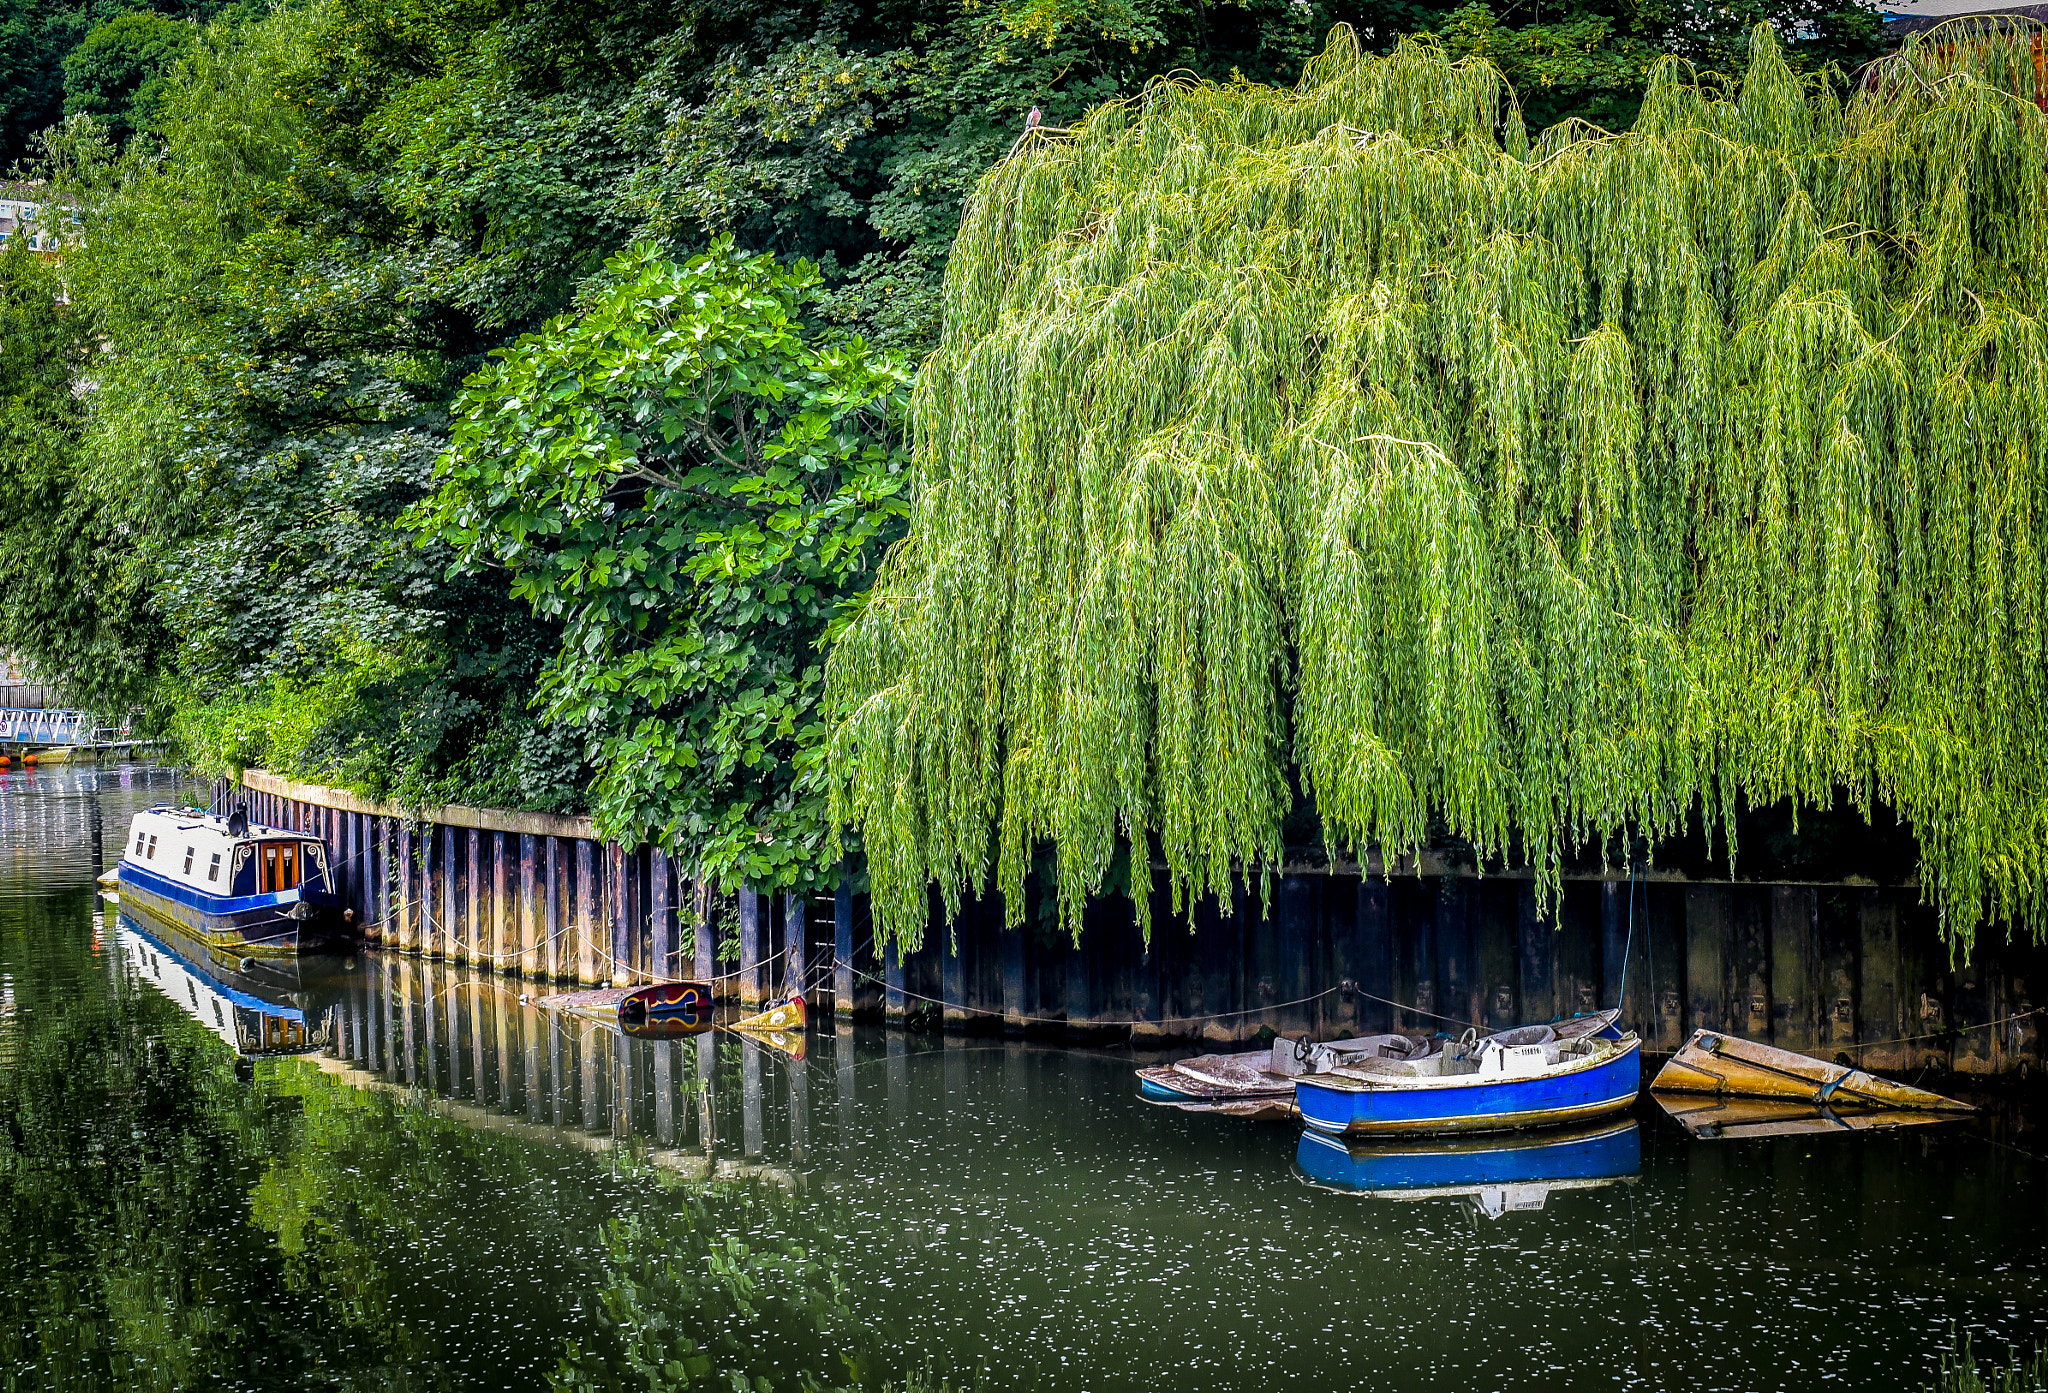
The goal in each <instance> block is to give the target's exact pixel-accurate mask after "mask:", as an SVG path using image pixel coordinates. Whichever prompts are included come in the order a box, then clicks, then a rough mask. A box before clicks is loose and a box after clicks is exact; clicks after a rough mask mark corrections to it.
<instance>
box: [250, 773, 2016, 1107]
mask: <svg viewBox="0 0 2048 1393" xmlns="http://www.w3.org/2000/svg"><path fill="white" fill-rule="evenodd" d="M218 795H219V800H220V801H221V802H222V803H223V804H224V802H225V800H226V799H227V798H228V797H230V796H232V797H236V798H240V799H243V800H245V801H246V802H247V803H248V804H249V808H250V813H251V815H252V817H254V818H255V819H256V820H257V821H259V822H263V823H266V824H269V825H272V826H278V827H289V828H293V829H295V830H301V831H305V832H308V833H311V834H313V835H316V836H319V837H321V838H323V839H324V840H325V841H326V842H327V844H328V845H329V847H330V848H331V849H332V853H333V860H334V868H335V872H336V880H337V882H338V884H337V890H338V892H339V893H340V895H341V897H342V900H343V903H344V904H345V905H346V906H348V907H350V908H353V909H354V910H355V911H356V914H357V918H358V920H359V922H361V923H362V924H363V925H365V926H366V927H370V928H372V929H373V930H374V931H375V932H376V933H377V934H378V935H379V936H380V943H381V946H382V947H384V948H385V949H387V950H393V951H396V952H398V953H401V954H416V955H419V956H422V957H426V958H433V959H440V960H442V961H446V962H451V963H458V964H464V965H469V966H473V967H475V968H477V969H478V970H483V971H491V972H497V973H504V974H516V975H519V976H521V977H525V978H528V979H533V980H536V981H554V982H575V983H583V984H598V983H604V982H619V983H622V984H623V983H630V982H643V981H649V980H654V979H657V978H697V979H710V980H713V981H714V982H715V984H716V988H717V992H718V994H719V996H720V997H721V998H724V999H728V1000H732V1001H734V1002H737V1003H739V1004H741V1005H747V1006H751V1005H755V1004H757V1003H759V1002H761V1001H764V1000H771V999H773V998H774V997H776V996H777V995H779V994H781V993H782V992H784V991H785V990H787V989H789V988H790V987H792V986H794V985H798V984H801V985H802V986H803V987H804V988H805V990H806V991H807V992H808V993H810V995H811V996H812V999H813V1000H814V1002H816V1003H817V1004H818V1005H820V1006H823V1005H824V1003H825V1002H826V1001H827V1000H829V1001H830V1003H831V1006H832V1009H833V1010H834V1011H835V1012H837V1013H838V1014H840V1015H841V1016H842V1017H846V1016H858V1017H863V1018H875V1019H882V1020H886V1021H888V1022H890V1023H892V1024H900V1025H923V1026H936V1027H943V1028H945V1029H948V1030H960V1031H985V1032H990V1033H998V1032H1000V1033H1006V1034H1012V1035H1035V1036H1046V1037H1053V1038H1063V1039H1072V1040H1077V1041H1121V1040H1126V1039H1128V1040H1129V1041H1131V1042H1132V1043H1133V1044H1136V1045H1139V1046H1148V1045H1167V1044H1186V1043H1200V1044H1210V1045H1218V1046H1227V1045H1232V1044H1240V1043H1245V1042H1251V1041H1255V1040H1257V1039H1258V1038H1260V1036H1261V1034H1262V1032H1265V1031H1277V1032H1282V1033H1295V1032H1301V1031H1309V1032H1313V1033H1314V1034H1315V1035H1316V1036H1318V1037H1319V1038H1334V1037H1337V1036H1343V1035H1355V1034H1364V1033H1370V1032H1373V1031H1379V1030H1389V1029H1392V1030H1406V1031H1436V1030H1447V1031H1451V1032H1453V1033H1455V1032H1457V1031H1460V1030H1463V1029H1464V1028H1465V1027H1466V1026H1467V1025H1468V1024H1469V1025H1476V1026H1478V1027H1480V1028H1482V1029H1492V1028H1496V1027H1501V1026H1506V1025H1512V1024H1517V1023H1520V1022H1523V1021H1532V1020H1548V1019H1551V1018H1553V1017H1555V1016H1558V1015H1568V1014H1571V1013H1573V1012H1578V1011H1590V1010H1594V1009H1597V1008H1600V1007H1605V1006H1610V1005H1615V1004H1619V1005H1620V1006H1621V1007H1622V1008H1623V1019H1624V1023H1625V1024H1627V1025H1629V1026H1631V1027H1632V1028H1634V1029H1636V1030H1637V1031H1639V1032H1640V1033H1641V1034H1642V1036H1643V1039H1644V1042H1645V1045H1646V1047H1647V1048H1648V1050H1649V1051H1650V1052H1652V1053H1661V1052H1668V1051H1670V1050H1673V1049H1675V1048H1676V1047H1677V1046H1678V1044H1679V1043H1680V1042H1681V1041H1682V1040H1683V1039H1684V1038H1685V1036H1686V1035H1687V1034H1688V1033H1689V1032H1691V1031H1692V1030H1694V1029H1697V1028H1701V1027H1707V1028H1712V1029H1717V1030H1723V1031H1727V1032H1729V1033H1731V1034H1735V1035H1740V1036H1742V1037H1745V1038H1748V1039H1752V1040H1763V1041H1768V1042H1769V1043H1772V1044H1775V1045H1780V1046H1783V1047H1785V1048H1787V1049H1793V1050H1798V1051H1801V1052H1802V1053H1809V1054H1815V1055H1820V1056H1822V1057H1826V1058H1831V1059H1833V1058H1839V1059H1842V1060H1845V1061H1848V1062H1853V1063H1857V1064H1861V1065H1863V1066H1866V1067H1870V1068H1874V1069H1883V1070H1891V1071H1901V1070H1918V1069H1923V1068H1931V1069H1936V1070H1943V1071H1946V1070H1951V1069H1953V1070H1955V1071H1957V1072H1961V1073H1966V1074H1983V1075H1990V1074H2018V1073H2029V1072H2032V1071H2034V1070H2036V1069H2038V1068H2040V1066H2041V1065H2042V1063H2043V1062H2044V1059H2043V1050H2044V1030H2043V1027H2044V1025H2048V1016H2043V1015H2033V1014H2030V1013H2032V1012H2033V1011H2034V1009H2035V1007H2036V1005H2037V1004H2039V1003H2041V1002H2042V1001H2043V999H2044V998H2043V993H2044V990H2048V949H2044V948H2041V947H2037V946H2034V945H2032V944H2027V943H2006V942H2003V941H1997V940H1996V939H1995V938H1993V937H1992V936H1989V935H1987V937H1986V940H1985V941H1983V942H1980V944H1979V946H1978V949H1977V952H1976V954H1975V956H1974V958H1973V960H1972V961H1971V962H1970V963H1969V964H1968V965H1954V966H1952V964H1951V961H1950V956H1949V953H1948V950H1947V949H1946V947H1945V946H1944V945H1943V944H1942V942H1941V939H1940V936H1939V934H1938V933H1937V931H1936V925H1935V921H1934V915H1933V911H1932V910H1931V909H1929V908H1928V907H1927V906H1925V905H1923V904H1921V903H1920V901H1919V897H1918V894H1917V892H1916V891H1914V890H1913V889H1911V888H1910V887H1905V888H1901V887H1886V886H1870V885H1856V884H1768V883H1744V882H1729V881H1698V880H1685V879H1683V878H1681V877H1677V876H1673V875H1661V876H1658V877H1656V878H1646V879H1643V880H1638V881H1635V882H1630V881H1628V880H1625V879H1611V878H1609V879H1568V880H1566V882H1565V884H1564V891H1563V898H1562V902H1561V904H1560V905H1559V906H1558V909H1557V913H1556V915H1555V916H1554V918H1552V919H1549V920H1546V919H1544V918H1543V917H1541V916H1540V915H1539V913H1538V905H1537V897H1536V892H1535V887H1534V884H1533V882H1532V881H1530V880H1528V879H1526V878H1513V877H1506V876H1488V877H1483V878H1482V877H1478V876H1473V875H1469V874H1441V875H1424V876H1415V875H1394V876H1388V877H1382V876H1377V875H1360V874H1356V873H1349V874H1347V873H1343V872H1331V871H1327V870H1301V871H1298V872H1289V873H1286V874H1281V875H1277V876H1273V877H1271V878H1270V883H1269V886H1268V889H1267V894H1266V896H1265V899H1264V902H1262V901H1261V898H1260V897H1259V896H1257V895H1253V894H1250V893H1246V892H1240V893H1239V894H1238V895H1237V896H1236V898H1235V900H1234V902H1233V903H1230V904H1227V905H1225V904H1219V903H1217V902H1216V901H1215V900H1213V899H1212V900H1205V901H1202V902H1200V903H1198V904H1196V905H1195V906H1193V907H1192V909H1191V912H1189V913H1186V914H1183V915H1180V916H1175V915H1174V914H1173V912H1172V904H1171V900H1170V897H1169V895H1168V894H1167V892H1166V889H1165V886H1164V884H1163V883H1158V884H1155V885H1154V887H1153V889H1152V896H1153V903H1152V906H1151V908H1152V917H1153V923H1154V926H1155V927H1154V932H1153V939H1152V943H1151V944H1150V946H1149V948H1148V947H1147V945H1146V944H1145V943H1144V942H1143V941H1142V940H1141V938H1140V936H1139V933H1138V930H1137V928H1136V921H1135V916H1134V915H1133V913H1132V907H1131V904H1130V902H1129V901H1128V900H1127V899H1125V898H1123V897H1121V896H1110V897H1105V898H1103V899H1101V900H1099V901H1097V902H1096V903H1095V904H1093V905H1091V906H1090V907H1089V909H1088V911H1087V917H1086V921H1085V923H1084V926H1083V930H1082V934H1081V938H1080V942H1079V943H1074V942H1072V941H1070V940H1069V938H1068V937H1067V936H1066V935H1065V934H1064V933H1062V932H1060V931H1059V929H1058V927H1057V926H1056V925H1055V924H1053V923H1051V922H1049V921H1048V920H1047V918H1046V917H1045V916H1044V915H1042V914H1041V913H1040V912H1039V911H1040V910H1041V908H1042V906H1040V905H1038V904H1036V903H1034V904H1033V905H1031V906H1030V912H1029V913H1027V914H1026V916H1025V920H1026V922H1025V926H1024V927H1023V928H1021V929H1005V928H1004V927H1003V917H1004V916H1003V909H1002V905H1001V903H1000V901H999V900H996V899H994V898H993V897H991V898H989V899H985V900H981V901H975V902H970V903H968V904H967V905H966V906H964V907H963V909H962V912H961V913H960V914H959V915H958V916H957V917H956V918H955V919H954V920H953V921H952V922H951V923H950V924H948V923H946V922H944V921H943V918H942V916H941V913H940V910H939V907H938V905H937V902H936V896H934V904H933V916H932V921H931V928H930V931H929V932H928V933H927V935H926V941H925V944H924V946H923V947H922V948H920V949H919V950H918V951H917V952H914V953H910V954H899V953H898V952H897V950H896V949H895V948H894V947H893V946H892V947H890V948H889V949H888V950H887V951H885V952H881V953H877V952H876V950H875V948H874V944H873V934H872V929H871V925H870V923H869V920H868V917H867V912H866V899H865V896H862V895H857V894H855V893H853V892H852V890H851V889H850V888H847V887H843V886H842V887H841V888H840V889H839V891H838V892H837V893H836V894H827V895H819V896H797V895H767V894H760V893H755V892H752V891H742V892H741V893H740V894H738V895H736V896H728V897H717V896H710V897H707V898H705V899H700V897H699V894H698V891H697V887H695V886H694V885H692V884H691V883H690V882H689V881H688V880H687V879H686V878H684V877H683V876H681V875H680V874H679V873H678V871H677V869H676V867H675V865H674V864H673V862H672V861H671V860H670V859H669V858H668V857H667V856H665V855H663V854H662V853H661V852H659V851H653V850H649V849H645V848H642V849H638V850H633V849H628V848H624V847H621V846H619V845H618V844H616V843H609V844H608V843H603V842H599V841H598V840H596V838H595V836H594V833H593V832H592V830H591V828H590V826H589V824H588V823H587V822H586V821H583V820H581V819H571V818H552V817H545V816H541V815H536V814H523V813H501V812H493V811H490V810H481V809H464V808H448V809H429V810H426V812H427V814H428V815H429V816H428V817H427V819H426V820H423V821H421V822H418V823H415V822H411V821H409V820H408V819H407V818H405V817H404V816H402V815H400V814H399V813H397V812H396V811H395V810H390V809H382V808H378V807H376V806H375V805H371V804H367V803H365V802H363V801H362V800H359V799H356V798H354V797H353V796H352V795H349V794H345V793H339V792H336V791H333V790H327V789H317V788H313V787H310V786H307V785H297V784H289V783H287V782H286V781H284V780H281V779H276V778H274V777H272V776H269V775H264V774H261V773H259V772H256V771H251V772H250V773H249V774H248V775H247V781H246V785H245V787H244V788H242V789H239V790H230V789H228V788H227V787H225V786H223V787H222V788H221V789H220V790H219V791H218ZM700 905H701V906H702V908H703V909H704V911H705V912H704V913H701V914H700V913H699V912H698V910H699V907H700ZM721 945H724V946H725V948H726V950H727V953H728V955H729V956H727V957H726V958H724V959H721V958H720V956H719V950H720V947H721ZM735 949H736V956H733V955H732V954H733V950H735Z"/></svg>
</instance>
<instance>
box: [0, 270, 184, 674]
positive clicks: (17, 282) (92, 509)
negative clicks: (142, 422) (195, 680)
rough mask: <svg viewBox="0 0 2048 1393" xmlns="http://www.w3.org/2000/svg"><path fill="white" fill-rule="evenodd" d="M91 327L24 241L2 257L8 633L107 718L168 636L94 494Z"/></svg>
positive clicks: (0, 531) (0, 423)
mask: <svg viewBox="0 0 2048 1393" xmlns="http://www.w3.org/2000/svg"><path fill="white" fill-rule="evenodd" d="M91 331H92V321H91V319H90V317H89V316H88V315H87V314H86V313H85V312H84V311H82V310H81V309H80V308H78V307H77V306H76V305H72V304H66V303H64V282H63V280H62V278H61V277H60V275H59V272H58V270H57V268H56V267H55V265H54V264H52V263H50V262H48V261H45V260H43V259H42V258H40V257H38V256H37V255H35V254H34V253H33V252H31V251H30V250H29V249H28V244H27V243H26V242H25V241H23V240H22V239H21V238H12V239H10V240H9V241H8V242H7V243H6V245H5V246H4V247H0V392H4V394H5V395H4V397H0V498H4V499H6V500H7V503H6V509H5V511H4V513H0V632H4V633H5V634H6V635H7V641H8V644H9V646H10V647H12V648H14V649H15V650H17V651H18V652H20V653H22V654H23V655H25V656H26V657H28V658H29V659H30V660H31V662H33V663H34V664H36V665H37V666H38V667H40V668H42V669H43V670H46V671H51V672H61V673H63V674H64V682H65V686H66V691H67V695H69V696H70V698H71V699H72V700H74V701H79V702H83V703H86V704H88V705H91V706H94V707H96V708H98V709H100V710H103V711H116V710H120V709H122V708H123V707H125V706H126V705H127V704H128V703H129V702H130V701H132V700H133V699H134V698H135V696H136V694H137V683H136V675H135V671H134V667H133V663H134V660H135V658H136V656H137V655H138V653H142V654H149V653H153V652H161V651H162V649H163V648H164V647H165V646H166V643H165V638H164V635H163V633H162V631H161V629H160V628H159V627H158V626H157V625H156V624H155V622H154V620H153V619H152V618H151V617H150V615H149V613H148V607H147V600H148V597H147V595H146V594H142V593H138V591H137V590H136V588H135V586H134V584H133V583H132V581H131V580H130V579H129V578H128V577H127V576H126V575H124V574H123V572H122V569H121V567H120V564H119V557H120V555H121V549H122V547H123V545H124V543H125V537H124V536H123V528H122V525H121V523H122V515H121V511H120V509H118V508H116V507H112V506H109V505H108V504H107V503H106V502H105V501H104V500H103V499H101V498H98V497H96V496H94V495H93V494H92V493H91V491H90V490H89V489H88V488H87V487H86V486H85V485H86V479H85V475H84V472H83V468H82V465H81V463H80V460H79V451H78V443H79V438H80V435H81V434H82V432H83V431H84V430H85V427H86V415H87V411H86V399H85V395H84V394H82V393H80V392H79V391H77V390H75V389H74V384H75V383H76V382H77V381H78V380H79V378H80V376H81V375H82V374H83V373H84V372H85V371H87V364H88V360H89V357H90V354H91V344H92V336H91Z"/></svg>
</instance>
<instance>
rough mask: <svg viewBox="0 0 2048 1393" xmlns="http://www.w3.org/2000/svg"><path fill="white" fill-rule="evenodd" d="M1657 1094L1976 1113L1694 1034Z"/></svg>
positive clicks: (1745, 1043)
mask: <svg viewBox="0 0 2048 1393" xmlns="http://www.w3.org/2000/svg"><path fill="white" fill-rule="evenodd" d="M1650 1089H1651V1091H1652V1092H1656V1093H1714V1094H1720V1095H1723V1096H1726V1097H1736V1098H1779V1099H1784V1100H1787V1101H1791V1102H1798V1103H1806V1104H1811V1105H1814V1106H1818V1107H1827V1108H1834V1109H1847V1108H1901V1109H1906V1110H1908V1111H1913V1112H1974V1111H1976V1110H1975V1109H1974V1108H1972V1107H1971V1106H1970V1105H1969V1104H1968V1103H1958V1102H1957V1101H1956V1100H1955V1099H1953V1098H1944V1097H1942V1096H1941V1095H1940V1094H1939V1093H1930V1092H1928V1091H1927V1090H1926V1089H1924V1088H1915V1087H1913V1086H1912V1085H1911V1084H1904V1083H1899V1082H1897V1081H1896V1080H1893V1079H1887V1078H1882V1077H1880V1076H1879V1075H1876V1074H1868V1073H1865V1072H1864V1071H1863V1070H1861V1069H1852V1068H1850V1067H1849V1066H1848V1065H1846V1064H1830V1063H1828V1062H1827V1061H1826V1060H1824V1059H1815V1058H1814V1057H1813V1056H1811V1055H1805V1054H1794V1053H1793V1052H1792V1051H1791V1050H1781V1049H1779V1048H1777V1047H1776V1046H1775V1045H1765V1044H1760V1043H1758V1042H1757V1041H1755V1040H1743V1039H1740V1038H1738V1037H1736V1036H1733V1035H1724V1034H1722V1033H1721V1032H1720V1031H1718V1030H1695V1031H1694V1032H1693V1033H1692V1037H1691V1038H1690V1039H1688V1040H1687V1041H1686V1042H1685V1044H1684V1045H1683V1046H1681V1047H1680V1048H1679V1051H1678V1053H1677V1054H1674V1055H1673V1056H1671V1058H1670V1060H1669V1061H1668V1062H1667V1063H1666V1064H1665V1065H1664V1067H1663V1068H1662V1069H1660V1070H1658V1071H1657V1077H1656V1078H1655V1079H1653V1080H1651V1081H1650Z"/></svg>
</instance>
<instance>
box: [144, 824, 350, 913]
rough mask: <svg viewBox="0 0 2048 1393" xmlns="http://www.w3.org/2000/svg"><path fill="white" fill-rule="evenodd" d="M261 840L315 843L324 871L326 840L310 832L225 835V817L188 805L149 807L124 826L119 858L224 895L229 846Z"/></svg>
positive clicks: (255, 830) (231, 859)
mask: <svg viewBox="0 0 2048 1393" xmlns="http://www.w3.org/2000/svg"><path fill="white" fill-rule="evenodd" d="M261 842H305V843H309V844H311V845H313V846H316V847H319V848H320V852H319V869H320V870H322V871H325V870H326V866H327V850H326V843H324V842H322V841H321V840H320V838H318V837H316V836H314V835H313V834H312V833H311V832H293V831H291V830H289V829H288V828H282V827H264V826H261V825H259V824H257V823H253V822H252V823H250V824H249V831H248V835H247V836H243V837H235V836H231V835H229V833H228V820H227V819H226V818H224V817H220V816H218V815H216V814H214V813H201V812H194V811H193V810H191V809H189V808H151V809H149V810H148V811H146V812H140V813H137V814H136V815H135V817H134V818H133V820H131V821H130V822H129V824H128V842H127V845H126V846H124V847H123V848H122V849H121V859H122V860H123V861H125V862H127V863H129V864H131V865H135V866H140V867H142V868H143V869H145V870H149V871H153V872H155V873H156V874H157V875H160V876H164V877H166V878H167V879H170V880H175V881H177V882H179V883H180V884H183V885H190V886H192V887H193V888H194V889H198V890H205V891H207V892H209V893H211V894H216V895H218V894H225V893H226V892H227V889H228V886H229V885H230V884H232V883H233V880H234V872H235V864H236V863H235V856H234V852H235V848H237V847H253V846H255V845H257V844H258V843H261Z"/></svg>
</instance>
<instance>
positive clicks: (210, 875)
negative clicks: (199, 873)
mask: <svg viewBox="0 0 2048 1393" xmlns="http://www.w3.org/2000/svg"><path fill="white" fill-rule="evenodd" d="M206 878H207V879H208V880H219V879H220V853H219V852H217V851H216V852H215V853H213V864H212V865H210V866H208V867H207V868H206Z"/></svg>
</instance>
